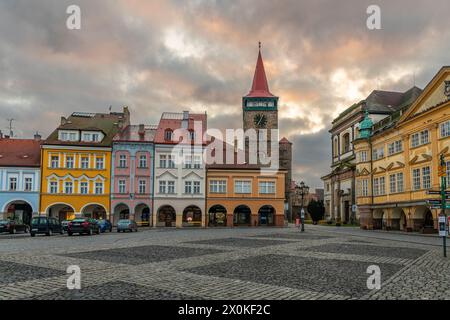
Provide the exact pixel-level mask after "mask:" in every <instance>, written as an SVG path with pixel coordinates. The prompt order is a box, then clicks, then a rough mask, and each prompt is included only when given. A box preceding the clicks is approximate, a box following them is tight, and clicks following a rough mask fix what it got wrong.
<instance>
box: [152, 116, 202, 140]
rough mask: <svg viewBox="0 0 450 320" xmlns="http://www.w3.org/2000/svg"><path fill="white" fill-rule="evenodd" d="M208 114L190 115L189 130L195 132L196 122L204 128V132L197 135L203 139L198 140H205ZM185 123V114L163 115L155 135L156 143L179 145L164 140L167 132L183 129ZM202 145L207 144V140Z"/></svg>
mask: <svg viewBox="0 0 450 320" xmlns="http://www.w3.org/2000/svg"><path fill="white" fill-rule="evenodd" d="M206 118H207V116H206V113H201V114H200V113H189V116H188V125H187V128H186V129H187V130H194V129H195V128H194V123H195V122H201V126H202V132H198V133H196V134H197V135H201V136H202V137H200V136H198V137H197V138H198V139H200V138H201V139H202V140H203V135H204V133H205V132H206ZM182 123H183V113H167V112H165V113H163V115H162V116H161V120H160V121H159V124H158V129H157V130H156V134H155V139H154V142H155V143H159V144H177V143H178V142H177V141H167V140H165V139H164V134H165V132H166V130H172V131H175V130H176V129H181V128H182ZM202 144H206V140H203V141H202Z"/></svg>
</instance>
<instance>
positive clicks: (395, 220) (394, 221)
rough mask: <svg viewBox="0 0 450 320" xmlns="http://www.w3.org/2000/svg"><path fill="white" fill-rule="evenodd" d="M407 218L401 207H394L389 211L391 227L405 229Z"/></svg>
mask: <svg viewBox="0 0 450 320" xmlns="http://www.w3.org/2000/svg"><path fill="white" fill-rule="evenodd" d="M406 227H407V220H406V215H405V212H404V211H403V209H402V208H394V209H392V213H391V229H392V230H404V231H406Z"/></svg>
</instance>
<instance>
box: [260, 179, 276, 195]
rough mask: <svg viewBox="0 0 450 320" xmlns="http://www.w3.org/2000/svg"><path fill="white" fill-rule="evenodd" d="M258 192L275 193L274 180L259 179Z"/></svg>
mask: <svg viewBox="0 0 450 320" xmlns="http://www.w3.org/2000/svg"><path fill="white" fill-rule="evenodd" d="M259 193H263V194H275V182H274V181H261V182H260V183H259Z"/></svg>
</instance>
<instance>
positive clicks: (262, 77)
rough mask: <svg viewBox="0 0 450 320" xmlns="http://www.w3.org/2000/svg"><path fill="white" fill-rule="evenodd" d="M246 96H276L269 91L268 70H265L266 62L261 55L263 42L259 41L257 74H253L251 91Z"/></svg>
mask: <svg viewBox="0 0 450 320" xmlns="http://www.w3.org/2000/svg"><path fill="white" fill-rule="evenodd" d="M246 97H257V98H266V97H275V96H274V95H273V94H272V93H270V91H269V84H268V83H267V77H266V71H265V70H264V62H263V59H262V55H261V42H260V43H259V52H258V60H257V61H256V68H255V75H254V76H253V84H252V88H251V89H250V92H249V93H248V94H247V96H246Z"/></svg>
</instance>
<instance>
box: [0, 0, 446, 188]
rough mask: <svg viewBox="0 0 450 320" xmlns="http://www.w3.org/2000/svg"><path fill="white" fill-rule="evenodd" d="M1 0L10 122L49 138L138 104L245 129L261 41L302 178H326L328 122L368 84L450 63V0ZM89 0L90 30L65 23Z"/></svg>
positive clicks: (0, 110)
mask: <svg viewBox="0 0 450 320" xmlns="http://www.w3.org/2000/svg"><path fill="white" fill-rule="evenodd" d="M376 2H377V4H378V5H379V6H380V7H381V18H382V30H375V31H371V30H369V29H367V27H366V19H367V14H366V9H367V7H368V6H369V5H370V4H373V1H371V0H370V1H369V0H345V1H344V0H343V1H335V0H308V1H306V0H304V1H299V0H281V1H280V0H277V1H275V0H273V1H261V0H216V1H214V0H191V1H188V0H171V1H170V0H167V1H163V0H128V1H125V0H122V1H119V0H118V1H108V0H96V1H88V0H35V1H29V0H3V1H1V2H0V129H2V130H7V126H8V122H7V120H6V119H9V118H14V119H15V122H13V123H14V131H15V133H16V134H17V135H18V136H30V135H32V134H33V133H34V132H35V131H39V132H40V133H42V134H43V135H44V136H45V135H47V134H49V133H50V131H52V130H53V129H54V127H55V126H56V125H57V123H58V122H59V118H60V117H61V116H62V115H68V114H70V113H71V112H73V111H75V110H76V111H98V112H106V111H108V109H109V106H112V108H113V110H120V109H121V107H122V106H123V105H128V106H130V108H131V110H132V120H133V122H135V123H137V122H142V121H144V120H145V122H147V123H157V122H158V120H159V117H160V114H161V112H163V111H168V110H173V111H181V110H192V111H196V112H207V113H208V124H209V126H210V127H218V128H227V127H237V126H239V125H240V123H241V121H242V112H241V99H242V96H243V95H245V94H246V93H247V92H248V90H249V88H250V85H251V80H252V76H253V71H254V66H255V61H256V55H257V44H258V41H262V42H263V57H264V61H265V64H266V71H267V75H268V77H269V82H270V88H271V91H272V92H273V93H275V94H276V95H278V96H280V108H279V109H280V128H281V136H286V137H287V138H288V139H290V140H291V141H292V142H293V143H294V164H295V168H294V178H295V179H296V180H300V179H304V180H306V182H307V183H308V184H309V185H311V186H312V187H320V186H321V185H322V184H321V181H320V176H322V175H324V174H326V173H327V171H328V170H329V164H330V152H329V151H330V138H329V136H328V130H329V128H330V124H331V120H332V119H333V117H335V116H337V115H338V114H339V113H340V112H342V111H343V110H344V109H345V108H347V107H348V106H350V105H351V104H353V103H354V102H357V101H359V100H361V99H363V98H364V97H366V96H367V95H368V94H369V93H370V92H371V91H372V90H374V89H377V88H380V89H385V90H399V91H404V90H407V89H409V87H411V86H412V85H413V81H414V79H415V81H416V84H417V85H418V86H421V87H423V86H424V85H425V84H426V83H427V82H428V81H429V80H430V79H431V77H432V76H433V75H434V73H435V72H436V71H437V70H438V69H439V68H440V67H441V66H442V65H448V64H449V57H448V52H449V48H450V22H449V20H448V12H449V10H450V3H449V2H448V0H434V1H433V3H432V5H431V4H430V2H429V1H425V0H397V1H388V0H378V1H376ZM72 4H76V5H79V6H80V7H81V14H82V29H81V30H68V29H67V28H66V19H67V17H68V15H67V14H66V8H67V7H68V6H69V5H72Z"/></svg>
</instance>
